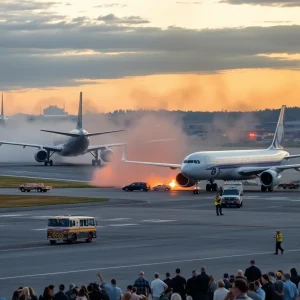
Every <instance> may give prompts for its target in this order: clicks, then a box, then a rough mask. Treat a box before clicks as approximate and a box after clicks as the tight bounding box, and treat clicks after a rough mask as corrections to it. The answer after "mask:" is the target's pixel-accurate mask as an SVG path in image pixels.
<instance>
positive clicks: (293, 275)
mask: <svg viewBox="0 0 300 300" xmlns="http://www.w3.org/2000/svg"><path fill="white" fill-rule="evenodd" d="M290 272H291V282H294V283H295V284H296V287H297V288H300V286H299V282H300V276H299V275H298V273H297V270H296V269H295V268H292V269H291V270H290Z"/></svg>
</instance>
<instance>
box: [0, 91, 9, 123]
mask: <svg viewBox="0 0 300 300" xmlns="http://www.w3.org/2000/svg"><path fill="white" fill-rule="evenodd" d="M6 121H7V118H6V117H5V116H4V102H3V93H2V102H1V116H0V124H5V122H6Z"/></svg>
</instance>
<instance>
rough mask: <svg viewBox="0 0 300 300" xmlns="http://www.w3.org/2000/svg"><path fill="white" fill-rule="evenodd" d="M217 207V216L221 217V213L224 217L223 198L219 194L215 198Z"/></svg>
mask: <svg viewBox="0 0 300 300" xmlns="http://www.w3.org/2000/svg"><path fill="white" fill-rule="evenodd" d="M215 207H216V213H217V216H219V213H220V215H221V216H223V213H222V205H221V197H220V195H219V194H217V196H216V197H215Z"/></svg>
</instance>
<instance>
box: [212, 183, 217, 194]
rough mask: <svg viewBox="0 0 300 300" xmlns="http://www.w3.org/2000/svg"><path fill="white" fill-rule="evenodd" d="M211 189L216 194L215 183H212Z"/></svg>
mask: <svg viewBox="0 0 300 300" xmlns="http://www.w3.org/2000/svg"><path fill="white" fill-rule="evenodd" d="M211 188H212V190H213V192H216V191H217V190H218V185H217V184H216V183H213V184H212V187H211Z"/></svg>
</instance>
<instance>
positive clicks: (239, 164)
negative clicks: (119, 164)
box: [122, 106, 300, 193]
mask: <svg viewBox="0 0 300 300" xmlns="http://www.w3.org/2000/svg"><path fill="white" fill-rule="evenodd" d="M284 112H285V106H282V109H281V112H280V116H279V120H278V123H277V127H276V132H275V134H274V138H273V141H272V144H271V146H270V147H269V148H268V149H262V150H228V151H206V152H195V153H192V154H190V155H188V156H187V157H186V158H185V159H184V160H183V162H182V163H181V164H169V163H155V162H141V161H130V160H127V159H126V145H124V150H123V155H122V161H123V162H126V163H134V164H144V165H151V166H158V167H167V168H171V169H173V170H175V169H180V173H178V174H177V176H176V182H177V183H178V185H180V186H181V187H192V186H194V185H195V186H198V184H199V182H200V181H201V180H208V183H207V185H206V190H207V191H217V189H218V186H217V184H216V183H214V181H215V180H251V179H255V178H259V180H260V184H261V191H267V190H268V191H270V192H271V191H273V188H274V186H276V185H278V184H279V182H280V178H281V173H282V172H283V171H285V170H288V169H294V170H296V171H300V164H291V165H283V164H282V163H283V162H284V161H288V160H289V159H293V158H297V157H300V154H297V155H290V154H289V153H288V152H286V151H285V150H284V149H283V147H282V142H283V135H284V125H283V119H284ZM194 193H199V190H197V189H196V190H195V191H194Z"/></svg>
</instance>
